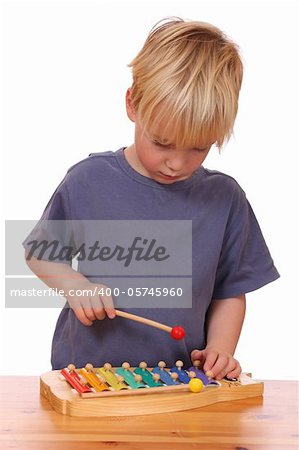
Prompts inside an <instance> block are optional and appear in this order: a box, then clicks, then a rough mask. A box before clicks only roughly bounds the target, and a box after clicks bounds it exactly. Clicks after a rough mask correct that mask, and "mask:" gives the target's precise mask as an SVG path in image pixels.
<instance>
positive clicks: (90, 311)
mask: <svg viewBox="0 0 299 450" xmlns="http://www.w3.org/2000/svg"><path fill="white" fill-rule="evenodd" d="M26 257H27V254H26ZM26 263H27V265H28V266H29V268H30V269H31V270H32V272H34V273H35V275H36V276H37V277H38V278H40V279H41V280H42V281H43V282H44V283H45V284H46V285H47V286H49V287H51V288H54V289H57V291H58V290H62V291H63V292H64V296H65V298H66V299H67V301H68V303H69V304H70V306H71V308H72V309H73V311H74V313H75V314H76V317H77V318H78V320H80V322H82V323H83V324H84V325H92V323H93V321H94V320H96V319H99V320H102V319H104V317H105V316H106V314H107V315H108V317H109V318H110V319H113V318H114V317H115V313H114V305H113V299H112V297H111V296H107V295H99V293H98V292H99V290H101V289H102V290H104V292H105V289H106V288H107V287H106V286H105V285H103V284H96V283H91V282H90V281H89V280H88V279H87V278H86V277H85V276H84V275H82V274H81V273H80V272H77V271H75V270H74V269H72V267H71V266H69V265H68V264H62V263H54V262H49V261H45V260H40V259H37V258H34V257H30V259H26ZM76 291H77V293H78V295H76ZM83 294H84V295H83Z"/></svg>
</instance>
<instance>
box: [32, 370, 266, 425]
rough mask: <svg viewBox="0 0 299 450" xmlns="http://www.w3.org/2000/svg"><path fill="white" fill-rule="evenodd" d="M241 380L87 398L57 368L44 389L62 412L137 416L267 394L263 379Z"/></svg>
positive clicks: (44, 381) (246, 376)
mask: <svg viewBox="0 0 299 450" xmlns="http://www.w3.org/2000/svg"><path fill="white" fill-rule="evenodd" d="M149 370H151V369H149ZM239 380H240V381H239V382H238V383H234V382H232V383H230V382H227V381H224V380H222V381H221V382H220V384H221V385H220V386H213V387H205V388H204V389H203V390H202V391H201V392H199V393H192V392H190V391H188V385H185V386H184V387H185V389H184V387H182V389H177V390H175V391H173V387H172V386H169V387H168V386H167V387H163V388H161V387H160V388H146V389H142V391H143V393H140V391H141V390H140V389H139V390H138V395H136V394H135V393H134V391H133V390H132V391H131V395H129V394H128V391H123V392H126V394H123V393H122V392H117V393H113V392H111V391H107V392H106V394H105V392H102V393H100V394H99V393H91V394H88V395H86V396H85V398H83V397H82V396H80V395H79V394H78V393H77V392H74V390H73V389H72V388H71V387H70V386H69V384H68V383H67V382H66V381H62V380H61V377H60V371H59V370H54V371H51V372H47V373H44V374H43V375H41V377H40V392H41V395H43V396H44V397H45V398H46V399H47V400H48V401H49V403H50V404H51V406H52V407H53V409H54V410H55V411H56V412H58V413H61V414H66V415H70V416H80V417H107V416H134V415H144V414H157V413H165V412H174V411H184V410H189V409H195V408H200V407H203V406H207V405H211V404H214V403H218V402H224V401H232V400H240V399H245V398H250V397H258V396H261V395H263V391H264V384H263V383H262V382H258V381H254V380H252V379H251V376H249V374H242V375H241V376H240V379H239ZM186 389H187V391H186ZM113 394H114V395H113ZM134 394H135V395H134ZM149 394H151V395H149ZM124 396H125V397H124Z"/></svg>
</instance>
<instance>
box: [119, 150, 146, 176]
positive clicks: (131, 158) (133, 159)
mask: <svg viewBox="0 0 299 450" xmlns="http://www.w3.org/2000/svg"><path fill="white" fill-rule="evenodd" d="M124 155H125V158H126V160H127V162H128V163H129V164H130V166H131V167H132V168H133V169H134V170H136V172H138V173H140V174H141V175H143V176H145V177H148V174H147V173H146V171H145V169H144V167H143V166H142V164H141V162H140V161H139V158H138V156H137V154H136V151H135V146H134V144H132V145H130V146H129V147H126V148H125V150H124Z"/></svg>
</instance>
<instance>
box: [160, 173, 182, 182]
mask: <svg viewBox="0 0 299 450" xmlns="http://www.w3.org/2000/svg"><path fill="white" fill-rule="evenodd" d="M159 175H160V176H161V177H162V178H165V180H172V181H175V180H178V179H179V178H180V177H178V176H174V177H173V176H171V175H166V174H165V173H162V172H159Z"/></svg>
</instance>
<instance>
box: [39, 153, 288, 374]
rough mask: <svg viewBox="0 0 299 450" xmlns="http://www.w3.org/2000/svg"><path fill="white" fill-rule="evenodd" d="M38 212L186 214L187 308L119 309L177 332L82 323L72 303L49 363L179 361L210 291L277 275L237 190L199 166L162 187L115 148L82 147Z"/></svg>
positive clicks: (201, 341) (217, 293)
mask: <svg viewBox="0 0 299 450" xmlns="http://www.w3.org/2000/svg"><path fill="white" fill-rule="evenodd" d="M42 219H44V220H83V219H84V220H143V221H146V220H151V221H152V220H173V221H174V220H189V221H192V307H191V308H190V307H189V308H178V307H176V308H174V309H171V308H150V304H149V306H148V307H147V305H143V307H142V309H139V308H136V309H130V310H128V312H132V313H135V314H137V315H142V316H144V317H147V318H149V319H152V320H156V321H158V322H162V323H164V324H166V325H169V326H173V325H181V326H183V327H184V328H185V330H186V338H185V339H184V340H182V341H175V340H172V339H171V338H170V336H169V334H168V333H165V332H163V331H161V330H158V329H155V328H152V327H149V326H145V325H143V324H140V323H136V322H133V321H131V320H126V319H123V318H121V317H116V318H115V319H113V320H111V319H108V318H105V319H104V320H102V321H100V320H97V321H95V322H94V323H93V325H92V326H90V327H89V326H84V325H82V324H81V323H80V322H79V320H78V319H77V318H76V316H75V315H74V313H73V311H72V309H70V308H64V309H63V310H62V311H61V314H60V316H59V318H58V321H57V325H56V329H55V333H54V337H53V344H52V358H51V361H52V367H53V369H59V368H62V367H65V366H67V365H68V364H69V363H74V364H75V365H76V366H77V367H82V366H84V365H85V364H86V363H87V362H91V363H92V364H94V365H95V366H100V365H103V364H104V363H105V362H110V363H111V364H112V365H114V366H119V365H121V363H122V362H124V361H128V362H130V364H131V365H138V364H139V362H140V361H147V363H148V365H150V366H152V365H155V364H156V363H157V362H158V361H159V360H164V361H165V362H166V363H167V365H168V366H169V365H171V364H174V363H175V361H176V360H177V359H180V360H183V361H184V362H185V363H188V362H190V352H191V351H192V350H193V349H194V348H199V349H200V348H204V347H205V317H206V314H207V311H208V308H209V305H210V302H211V300H212V299H219V300H221V299H225V298H229V297H233V296H238V295H241V294H245V293H247V292H250V291H253V290H255V289H258V288H260V287H262V286H263V285H265V284H267V283H269V282H271V281H273V280H275V279H277V278H278V277H279V274H278V272H277V270H276V268H275V267H274V265H273V261H272V258H271V256H270V253H269V250H268V248H267V246H266V243H265V241H264V238H263V236H262V233H261V231H260V228H259V225H258V223H257V220H256V218H255V216H254V213H253V211H252V209H251V207H250V204H249V203H248V201H247V199H246V196H245V193H244V191H243V190H242V189H241V188H240V186H239V185H238V184H237V182H236V181H235V180H234V179H233V178H232V177H230V176H227V175H225V174H223V173H220V172H218V171H211V170H207V169H205V168H204V167H200V168H199V169H198V170H197V171H196V172H194V173H193V174H192V176H191V177H190V178H188V179H187V180H184V181H178V182H175V183H173V184H170V185H166V184H161V183H158V182H156V181H155V180H153V179H151V178H148V177H145V176H143V175H141V174H139V173H138V172H136V171H135V170H134V169H133V168H132V167H131V166H130V165H129V163H128V162H127V160H126V158H125V155H124V148H121V149H119V150H117V151H116V152H112V151H107V152H104V153H97V154H92V155H90V156H89V157H88V158H87V159H84V160H83V161H81V162H79V163H78V164H76V165H74V166H73V167H71V168H70V169H69V171H68V172H67V175H66V176H65V178H64V179H63V181H62V182H61V184H60V185H59V186H58V188H57V189H56V191H55V192H54V194H53V196H52V198H51V199H50V201H49V203H48V205H47V207H46V209H45V211H44V213H43V216H42ZM223 339H225V336H223Z"/></svg>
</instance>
